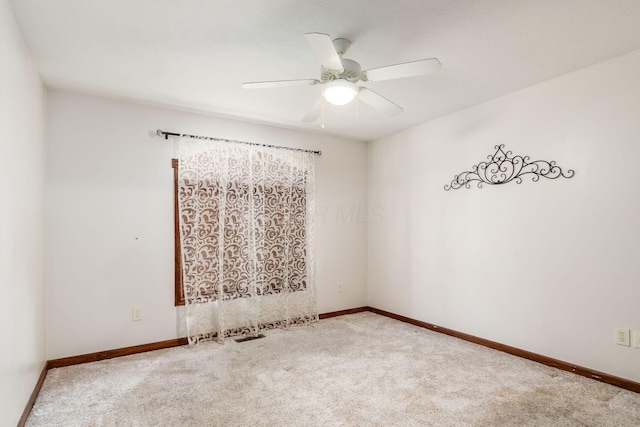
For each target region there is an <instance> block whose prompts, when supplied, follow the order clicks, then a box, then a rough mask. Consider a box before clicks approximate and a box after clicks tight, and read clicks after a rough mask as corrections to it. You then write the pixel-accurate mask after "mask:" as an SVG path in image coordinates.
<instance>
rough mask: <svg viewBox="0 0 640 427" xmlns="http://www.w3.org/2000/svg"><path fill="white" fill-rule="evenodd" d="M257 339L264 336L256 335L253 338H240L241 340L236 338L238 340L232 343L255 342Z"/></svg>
mask: <svg viewBox="0 0 640 427" xmlns="http://www.w3.org/2000/svg"><path fill="white" fill-rule="evenodd" d="M258 338H264V335H262V334H260V335H257V336H255V337H242V338H238V339H236V340H234V341H235V342H245V341H252V340H257V339H258Z"/></svg>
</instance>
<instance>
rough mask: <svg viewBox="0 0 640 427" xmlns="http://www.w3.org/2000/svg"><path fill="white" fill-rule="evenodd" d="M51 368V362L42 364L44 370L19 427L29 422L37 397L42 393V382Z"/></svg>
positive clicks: (25, 408)
mask: <svg viewBox="0 0 640 427" xmlns="http://www.w3.org/2000/svg"><path fill="white" fill-rule="evenodd" d="M48 370H49V362H45V364H44V365H43V366H42V371H41V372H40V377H38V381H37V382H36V385H35V387H34V388H33V391H32V392H31V397H29V400H27V404H26V405H25V407H24V411H22V416H21V417H20V420H19V421H18V427H24V425H25V424H26V423H27V418H29V414H30V413H31V408H33V404H34V403H36V399H37V398H38V394H40V389H41V388H42V383H44V379H45V377H46V376H47V371H48Z"/></svg>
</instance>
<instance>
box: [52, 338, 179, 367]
mask: <svg viewBox="0 0 640 427" xmlns="http://www.w3.org/2000/svg"><path fill="white" fill-rule="evenodd" d="M185 344H187V339H186V338H174V339H172V340H166V341H159V342H153V343H149V344H142V345H134V346H132V347H123V348H117V349H115V350H106V351H99V352H97V353H88V354H81V355H79V356H71V357H63V358H62V359H53V360H49V362H47V366H48V369H53V368H61V367H63V366H71V365H78V364H80V363H87V362H97V361H98V360H105V359H112V358H114V357H120V356H129V355H131V354H137V353H144V352H147V351H153V350H160V349H163V348H171V347H178V346H181V345H185Z"/></svg>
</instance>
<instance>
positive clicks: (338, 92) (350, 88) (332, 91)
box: [322, 79, 358, 105]
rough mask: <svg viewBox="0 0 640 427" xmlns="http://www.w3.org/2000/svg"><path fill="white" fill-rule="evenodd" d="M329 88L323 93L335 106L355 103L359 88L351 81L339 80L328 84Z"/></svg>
mask: <svg viewBox="0 0 640 427" xmlns="http://www.w3.org/2000/svg"><path fill="white" fill-rule="evenodd" d="M326 86H327V88H326V89H325V90H324V91H323V92H322V96H324V99H326V100H327V102H328V103H330V104H333V105H346V104H348V103H350V102H351V101H353V98H355V96H356V93H357V92H358V87H357V86H356V85H355V83H351V82H350V81H347V80H343V79H338V80H334V81H332V82H329V83H327V85H326Z"/></svg>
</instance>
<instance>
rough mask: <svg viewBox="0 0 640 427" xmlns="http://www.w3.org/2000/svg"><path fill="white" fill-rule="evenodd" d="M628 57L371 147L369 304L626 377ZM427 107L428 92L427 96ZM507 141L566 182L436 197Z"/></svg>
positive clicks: (635, 254)
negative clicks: (561, 172)
mask: <svg viewBox="0 0 640 427" xmlns="http://www.w3.org/2000/svg"><path fill="white" fill-rule="evenodd" d="M638 76H640V51H636V52H634V53H631V54H628V55H626V56H622V57H619V58H616V59H612V60H609V61H606V62H603V63H600V64H597V65H595V66H592V67H589V68H586V69H583V70H580V71H577V72H573V73H571V74H567V75H565V76H562V77H559V78H556V79H553V80H550V81H547V82H545V83H542V84H539V85H536V86H533V87H530V88H527V89H524V90H521V91H518V92H515V93H513V94H510V95H508V96H504V97H501V98H498V99H495V100H493V101H490V102H486V103H483V104H480V105H477V106H474V107H471V108H468V109H465V110H463V111H459V112H457V113H454V114H451V115H449V116H446V117H442V118H439V119H436V120H433V121H431V122H428V123H425V124H423V125H420V126H417V127H415V128H412V129H409V130H407V131H404V132H402V133H398V134H396V135H393V136H390V137H388V138H384V139H381V140H378V141H375V142H373V143H371V145H370V149H369V166H368V170H369V172H368V176H369V191H368V203H369V208H370V210H371V209H373V208H374V207H375V208H377V209H379V210H381V212H382V220H381V221H377V222H371V223H370V224H369V234H368V238H369V256H368V304H369V305H371V306H374V307H377V308H380V309H385V310H389V311H391V312H395V313H398V314H402V315H405V316H408V317H412V318H416V319H419V320H422V321H426V322H432V323H434V324H437V325H440V326H443V327H448V328H452V329H455V330H458V331H462V332H466V333H469V334H473V335H476V336H479V337H483V338H487V339H490V340H494V341H497V342H500V343H504V344H508V345H512V346H515V347H518V348H522V349H526V350H530V351H533V352H536V353H540V354H543V355H546V356H550V357H554V358H558V359H561V360H564V361H568V362H572V363H575V364H578V365H582V366H586V367H589V368H592V369H596V370H600V371H604V372H607V373H610V374H614V375H618V376H621V377H624V378H628V379H631V380H635V381H640V349H635V348H629V347H621V346H616V345H614V328H615V327H616V326H625V327H630V328H635V329H636V330H640V305H639V304H640V225H639V224H640V180H639V179H638V177H639V175H640V170H639V169H638V168H639V166H640V163H639V162H638V160H639V159H640V80H639V78H638ZM425 102H428V100H425ZM496 144H506V146H507V148H508V149H509V150H512V151H513V153H514V154H522V155H529V156H531V160H537V159H545V160H555V161H556V162H557V164H558V165H560V166H561V167H563V168H565V169H567V168H571V169H575V172H576V174H575V177H574V178H572V179H558V180H554V181H550V180H546V179H544V178H542V179H541V180H540V182H530V181H529V180H528V179H525V180H524V181H525V182H523V183H522V184H521V185H517V184H516V183H511V184H508V185H502V186H493V187H492V186H485V187H484V188H482V189H477V188H472V189H469V190H467V189H464V188H463V189H460V190H456V191H448V192H446V191H444V189H443V185H444V184H448V183H450V182H451V180H452V178H453V175H454V174H457V173H459V172H462V171H465V170H469V169H470V168H471V166H472V165H474V164H477V163H478V162H480V161H483V160H486V158H487V157H486V156H487V155H490V154H493V153H494V151H495V150H494V146H495V145H496Z"/></svg>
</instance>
